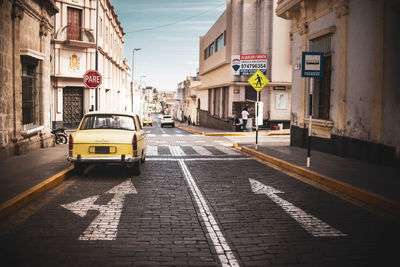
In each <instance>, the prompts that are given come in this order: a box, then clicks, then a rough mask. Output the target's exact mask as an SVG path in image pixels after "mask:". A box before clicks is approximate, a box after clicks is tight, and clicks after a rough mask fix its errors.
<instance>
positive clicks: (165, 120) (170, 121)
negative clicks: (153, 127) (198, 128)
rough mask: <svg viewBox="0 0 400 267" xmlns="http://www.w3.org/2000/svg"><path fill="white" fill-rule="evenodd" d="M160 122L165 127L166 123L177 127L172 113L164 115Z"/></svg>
mask: <svg viewBox="0 0 400 267" xmlns="http://www.w3.org/2000/svg"><path fill="white" fill-rule="evenodd" d="M160 124H161V127H164V126H165V125H171V127H175V123H174V119H173V118H172V116H171V115H163V117H162V119H161V121H160Z"/></svg>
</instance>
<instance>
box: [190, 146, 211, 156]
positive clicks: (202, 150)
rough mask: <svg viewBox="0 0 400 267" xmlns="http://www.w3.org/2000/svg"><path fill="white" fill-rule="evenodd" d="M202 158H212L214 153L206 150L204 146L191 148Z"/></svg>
mask: <svg viewBox="0 0 400 267" xmlns="http://www.w3.org/2000/svg"><path fill="white" fill-rule="evenodd" d="M191 147H192V148H193V149H194V151H196V152H197V153H198V154H199V155H201V156H211V155H212V153H211V152H210V151H208V150H207V149H205V148H204V147H203V146H191Z"/></svg>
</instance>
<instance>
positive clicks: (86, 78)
mask: <svg viewBox="0 0 400 267" xmlns="http://www.w3.org/2000/svg"><path fill="white" fill-rule="evenodd" d="M102 82H103V78H102V76H101V74H100V73H99V72H98V71H97V70H88V71H87V72H86V73H85V75H83V83H84V84H85V85H86V87H88V88H90V89H95V88H97V87H99V86H100V85H101V83H102Z"/></svg>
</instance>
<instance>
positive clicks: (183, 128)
mask: <svg viewBox="0 0 400 267" xmlns="http://www.w3.org/2000/svg"><path fill="white" fill-rule="evenodd" d="M177 127H178V128H179V129H182V130H184V131H187V132H190V133H194V134H200V135H206V136H246V134H244V133H237V134H236V133H205V132H200V131H196V130H193V129H191V128H187V127H183V126H177Z"/></svg>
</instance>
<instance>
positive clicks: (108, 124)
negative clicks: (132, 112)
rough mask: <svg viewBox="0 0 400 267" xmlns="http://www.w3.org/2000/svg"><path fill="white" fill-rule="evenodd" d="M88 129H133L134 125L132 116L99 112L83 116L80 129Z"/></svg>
mask: <svg viewBox="0 0 400 267" xmlns="http://www.w3.org/2000/svg"><path fill="white" fill-rule="evenodd" d="M89 129H120V130H129V131H135V130H136V127H135V122H134V118H133V117H129V116H122V115H107V114H104V115H102V114H100V115H92V116H86V117H85V119H84V120H83V122H82V125H81V128H80V130H89Z"/></svg>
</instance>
